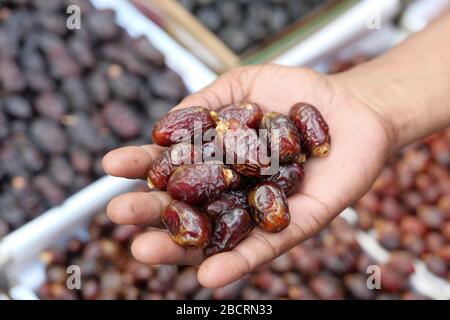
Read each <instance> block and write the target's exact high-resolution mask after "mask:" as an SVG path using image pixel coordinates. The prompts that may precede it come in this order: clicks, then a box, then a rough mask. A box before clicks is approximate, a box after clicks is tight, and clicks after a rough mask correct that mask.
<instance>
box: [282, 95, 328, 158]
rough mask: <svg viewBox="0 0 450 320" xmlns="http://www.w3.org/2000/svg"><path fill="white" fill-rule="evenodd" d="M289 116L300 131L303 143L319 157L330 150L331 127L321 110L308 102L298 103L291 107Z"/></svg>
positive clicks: (325, 154)
mask: <svg viewBox="0 0 450 320" xmlns="http://www.w3.org/2000/svg"><path fill="white" fill-rule="evenodd" d="M289 116H290V117H291V119H292V121H293V122H294V123H295V125H296V126H297V129H298V131H299V132H300V135H301V138H302V143H303V145H304V146H305V147H306V148H307V149H308V151H309V152H311V154H312V155H314V156H317V157H325V156H327V155H328V153H329V151H330V146H331V145H330V143H331V138H330V134H329V128H328V125H327V123H326V122H325V120H324V119H323V117H322V115H321V114H320V112H319V110H317V108H316V107H314V106H312V105H310V104H308V103H304V102H301V103H297V104H295V105H293V106H292V107H291V110H290V112H289Z"/></svg>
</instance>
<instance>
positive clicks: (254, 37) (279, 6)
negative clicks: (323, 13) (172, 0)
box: [178, 0, 330, 53]
mask: <svg viewBox="0 0 450 320" xmlns="http://www.w3.org/2000/svg"><path fill="white" fill-rule="evenodd" d="M178 1H179V2H180V3H181V5H183V6H184V7H185V8H186V9H187V10H189V11H190V12H192V13H193V14H194V15H195V16H196V17H197V19H198V20H199V21H200V22H201V23H202V24H203V25H204V26H205V27H206V28H208V29H209V30H211V31H212V32H213V33H214V34H217V35H218V37H219V38H220V39H221V40H222V41H223V42H225V43H226V44H227V45H228V46H229V47H230V48H231V49H232V50H233V51H234V52H236V53H242V52H243V51H245V50H247V49H250V48H251V47H252V46H255V45H257V44H259V43H261V42H263V41H264V40H267V38H268V37H271V36H274V35H276V34H278V33H280V32H281V31H283V30H284V29H285V28H286V27H288V26H289V25H290V24H292V23H294V22H295V21H298V20H301V19H303V18H305V17H306V16H308V15H309V14H310V13H311V12H312V11H314V10H317V9H318V8H320V7H321V6H323V5H326V4H327V2H330V1H326V0H314V1H311V0H264V1H248V0H228V1H214V0H178Z"/></svg>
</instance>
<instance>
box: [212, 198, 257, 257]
mask: <svg viewBox="0 0 450 320" xmlns="http://www.w3.org/2000/svg"><path fill="white" fill-rule="evenodd" d="M252 224H253V223H252V219H251V218H250V215H249V213H248V212H247V210H245V209H244V208H239V207H237V208H233V209H231V210H229V211H227V212H226V213H225V214H223V215H221V216H220V217H219V218H218V219H217V220H216V223H215V225H214V230H213V233H212V239H211V244H210V245H209V246H208V247H207V248H206V250H205V253H206V254H207V255H212V254H216V253H219V252H223V251H228V250H231V249H233V248H234V247H235V246H236V245H237V244H238V243H239V242H240V241H241V240H242V239H244V238H245V237H246V236H247V234H248V233H249V232H250V231H251V229H252Z"/></svg>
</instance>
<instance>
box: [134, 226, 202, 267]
mask: <svg viewBox="0 0 450 320" xmlns="http://www.w3.org/2000/svg"><path fill="white" fill-rule="evenodd" d="M131 252H132V253H133V256H134V257H135V258H136V259H138V260H139V261H141V262H143V263H147V264H151V265H154V264H181V265H196V264H199V263H200V262H201V261H202V260H203V250H201V249H186V248H183V247H181V246H180V245H178V244H176V243H175V242H174V241H173V240H172V239H171V238H170V235H169V234H168V233H167V232H166V231H163V230H152V231H149V232H146V233H143V234H141V235H139V236H138V237H136V239H135V240H134V241H133V243H132V245H131Z"/></svg>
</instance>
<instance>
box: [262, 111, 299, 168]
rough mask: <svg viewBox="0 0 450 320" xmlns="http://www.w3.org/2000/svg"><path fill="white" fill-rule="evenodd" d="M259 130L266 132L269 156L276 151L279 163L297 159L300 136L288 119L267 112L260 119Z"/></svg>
mask: <svg viewBox="0 0 450 320" xmlns="http://www.w3.org/2000/svg"><path fill="white" fill-rule="evenodd" d="M260 128H261V129H266V130H267V138H268V143H269V144H270V148H271V154H272V153H273V152H274V151H277V152H278V157H279V160H280V162H290V161H294V160H297V159H298V157H299V156H300V152H301V149H300V145H301V141H300V135H299V133H298V130H297V128H296V126H295V124H294V123H293V122H292V120H291V119H289V117H287V116H285V115H284V114H280V113H276V112H269V113H267V114H266V115H265V116H264V117H263V118H262V120H261V125H260ZM272 156H273V154H272Z"/></svg>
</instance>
